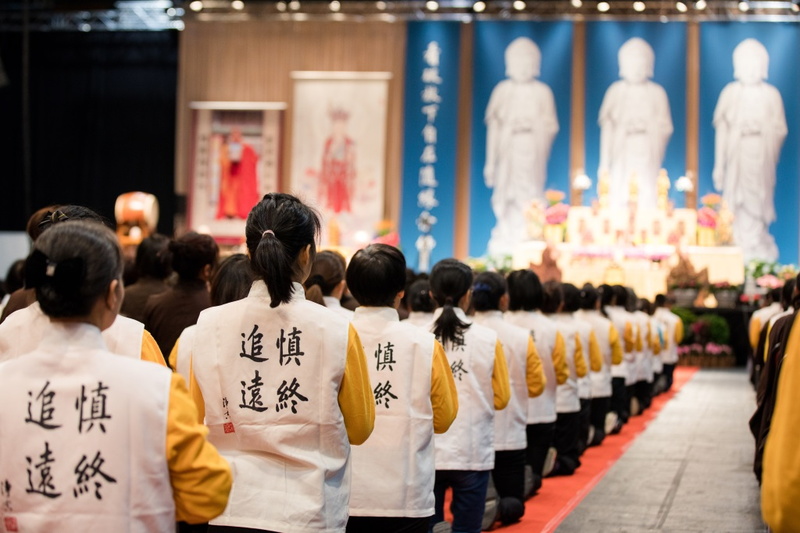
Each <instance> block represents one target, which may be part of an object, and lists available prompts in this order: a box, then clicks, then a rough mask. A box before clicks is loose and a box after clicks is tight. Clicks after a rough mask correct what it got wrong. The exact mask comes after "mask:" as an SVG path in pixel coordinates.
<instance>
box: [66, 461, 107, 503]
mask: <svg viewBox="0 0 800 533" xmlns="http://www.w3.org/2000/svg"><path fill="white" fill-rule="evenodd" d="M105 462H106V460H105V459H103V458H102V457H101V456H100V452H97V453H96V454H95V456H94V459H92V462H91V463H89V462H87V461H86V456H85V455H84V456H83V457H82V458H81V460H80V462H79V463H78V466H76V467H75V473H76V474H77V475H78V479H77V481H76V482H75V484H76V485H77V486H76V487H75V488H73V489H72V495H73V496H75V497H76V498H77V497H78V496H79V495H81V494H85V493H88V492H89V491H90V490H91V489H89V481H91V480H92V478H94V477H95V476H100V477H101V478H103V479H105V480H106V481H107V482H108V483H116V482H117V480H116V479H114V478H113V477H111V476H109V475H108V474H107V473H105V472H103V471H102V470H100V468H102V466H103V463H105ZM102 486H103V484H102V483H101V482H100V480H99V479H97V480H95V481H94V497H95V498H97V499H98V500H102V499H103V495H102V494H100V489H101V488H102Z"/></svg>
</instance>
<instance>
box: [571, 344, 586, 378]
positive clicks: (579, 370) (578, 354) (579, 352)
mask: <svg viewBox="0 0 800 533" xmlns="http://www.w3.org/2000/svg"><path fill="white" fill-rule="evenodd" d="M574 357H575V373H576V374H577V375H578V377H579V378H582V377H583V376H585V375H586V374H587V373H588V372H589V369H588V368H587V366H586V358H585V357H584V356H583V344H582V343H581V337H580V335H578V334H577V333H576V334H575V356H574Z"/></svg>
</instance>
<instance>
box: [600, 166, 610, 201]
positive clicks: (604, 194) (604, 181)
mask: <svg viewBox="0 0 800 533" xmlns="http://www.w3.org/2000/svg"><path fill="white" fill-rule="evenodd" d="M608 182H609V179H608V171H607V170H604V171H603V173H602V174H600V179H599V180H597V196H598V201H599V204H600V209H606V208H608V189H609V185H608Z"/></svg>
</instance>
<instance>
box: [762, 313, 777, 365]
mask: <svg viewBox="0 0 800 533" xmlns="http://www.w3.org/2000/svg"><path fill="white" fill-rule="evenodd" d="M774 324H775V322H774V321H772V320H770V321H769V322H767V325H766V328H767V334H766V335H765V336H764V362H765V363H766V362H767V360H768V359H769V352H770V350H772V346H770V343H769V338H770V336H771V335H772V326H773V325H774Z"/></svg>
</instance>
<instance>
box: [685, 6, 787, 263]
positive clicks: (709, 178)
mask: <svg viewBox="0 0 800 533" xmlns="http://www.w3.org/2000/svg"><path fill="white" fill-rule="evenodd" d="M745 39H755V40H756V41H758V42H760V43H761V45H763V47H764V48H766V52H767V54H768V60H769V69H768V73H767V74H768V75H767V78H766V83H767V84H769V85H771V86H772V87H774V88H775V89H777V93H778V94H779V95H780V100H782V105H783V107H784V111H785V123H784V122H783V121H782V120H781V119H780V117H779V116H777V115H778V113H773V114H774V115H775V116H772V117H770V118H769V120H757V124H758V126H757V127H755V128H754V127H752V126H747V127H748V128H749V129H750V130H751V131H749V132H742V131H740V129H741V128H739V127H738V126H736V124H735V122H737V121H738V122H739V123H742V122H741V120H738V119H737V120H734V122H733V123H732V124H731V126H730V128H731V130H732V133H734V132H735V133H736V135H745V136H747V138H744V137H739V139H738V140H735V139H733V138H731V140H729V141H728V146H727V149H728V150H729V153H731V152H732V153H738V154H740V155H741V156H742V157H740V158H739V159H742V158H743V157H744V156H746V155H747V153H748V146H750V147H751V148H753V147H756V148H757V149H756V150H755V153H756V154H758V155H757V158H755V159H753V158H750V160H749V161H747V162H744V161H741V160H739V161H738V162H735V163H734V161H728V162H727V168H726V171H727V172H725V174H726V176H725V177H724V179H726V180H729V179H730V178H731V177H732V176H736V175H735V174H734V173H732V172H731V170H734V169H735V165H738V166H739V168H740V170H739V171H738V179H739V181H740V183H741V184H742V185H741V186H740V185H737V186H736V187H739V188H741V190H742V191H743V195H744V197H745V198H746V203H748V204H750V205H749V206H748V210H749V211H754V212H755V213H756V218H758V217H759V216H764V215H765V213H766V212H767V211H769V210H770V209H771V206H770V205H769V204H770V203H771V202H772V196H771V195H769V194H768V193H769V192H770V190H769V189H770V187H769V185H768V184H767V185H764V184H763V180H767V179H769V178H770V177H771V176H772V175H773V173H774V176H775V178H776V183H775V188H774V209H775V215H776V217H777V219H776V221H775V222H774V223H773V224H772V225H771V227H770V228H769V231H770V233H771V234H772V236H774V238H775V243H776V244H777V246H778V250H779V252H780V257H779V259H780V261H781V262H783V263H796V262H797V261H798V224H800V220H798V207H799V206H798V177H799V176H798V170H800V169H798V148H800V146H798V144H799V143H800V136H798V125H800V105H799V104H798V101H799V100H800V69H798V63H797V50H798V47H800V28H799V27H798V26H797V24H794V23H774V22H747V23H741V22H704V23H702V24H701V25H700V169H699V176H698V177H699V187H698V197H702V196H703V195H704V194H706V193H709V192H714V191H715V189H714V179H713V172H714V167H715V163H722V161H716V159H717V156H716V154H715V152H717V146H716V133H717V131H716V128H715V125H714V119H715V117H714V112H715V109H717V106H718V103H720V102H722V105H721V106H720V112H723V111H724V110H725V109H728V111H727V115H728V116H734V115H736V116H738V117H739V118H740V119H741V118H743V117H744V116H745V115H747V114H748V113H749V114H754V113H755V114H756V115H759V116H764V114H765V113H769V112H774V111H776V110H777V106H778V105H779V103H778V102H779V100H778V97H777V95H775V92H774V91H773V90H771V89H769V88H766V89H765V90H763V91H759V94H761V96H759V97H758V98H756V101H755V102H750V103H749V104H748V103H743V104H741V105H739V104H737V103H735V102H746V101H747V94H746V93H745V92H741V93H738V92H734V91H736V90H737V89H736V86H737V85H740V84H732V82H734V69H733V52H734V49H735V48H736V47H737V45H739V44H740V43H741V42H742V41H744V40H745ZM755 48H756V49H758V45H756V47H755ZM762 51H763V49H762ZM755 55H756V57H757V56H758V54H757V53H756V54H755ZM744 61H745V62H748V61H747V59H746V58H744ZM745 68H746V65H745ZM744 75H747V74H746V73H745V74H744ZM728 84H731V86H730V87H729V89H730V90H729V91H728V94H729V96H731V98H729V99H721V93H722V91H723V88H725V87H726V86H727V85H728ZM762 93H763V94H762ZM733 108H736V112H735V113H731V112H730V111H731V110H732V109H733ZM762 112H763V113H762ZM754 118H757V117H755V115H754ZM787 125H788V131H787V130H783V129H782V128H785V127H786V126H787ZM782 132H783V133H785V134H786V138H785V140H784V141H783V146H782V148H780V149H777V146H778V145H779V139H778V138H777V137H780V135H781V133H782ZM770 137H772V139H771V140H770ZM757 144H758V145H759V146H760V147H758V146H757ZM773 152H774V153H773ZM720 155H721V156H722V157H720V159H723V158H724V157H725V156H724V150H723V151H722V153H721V154H720ZM776 160H777V161H776ZM776 164H777V172H775V170H774V169H775V168H776ZM720 171H721V172H722V166H721V165H720ZM734 172H736V171H735V170H734ZM723 182H724V181H723ZM748 187H750V188H751V189H750V190H747V188H748ZM729 193H730V191H729ZM765 193H767V194H765ZM760 196H764V198H760ZM765 202H766V205H765ZM729 207H730V208H731V210H732V211H733V212H734V217H736V212H737V211H736V206H729ZM748 217H752V215H750V214H749V213H746V214H742V213H741V212H740V216H739V217H738V218H739V220H748ZM746 225H747V227H753V226H757V225H758V222H757V220H749V221H748V223H747V224H746ZM735 227H736V221H735V220H734V232H735V231H736V230H735ZM745 229H747V228H745ZM749 238H750V237H748V239H749ZM763 240H764V239H763V238H762V239H758V238H757V236H756V241H763ZM766 240H769V238H767V239H766ZM759 246H760V245H756V248H755V250H754V253H753V254H751V255H754V256H759V255H760V254H759V252H760V251H761V250H760V249H759ZM743 248H748V246H747V245H743ZM745 253H746V254H747V250H745Z"/></svg>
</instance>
